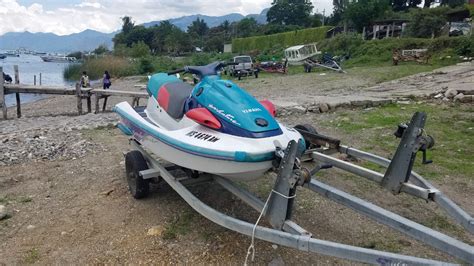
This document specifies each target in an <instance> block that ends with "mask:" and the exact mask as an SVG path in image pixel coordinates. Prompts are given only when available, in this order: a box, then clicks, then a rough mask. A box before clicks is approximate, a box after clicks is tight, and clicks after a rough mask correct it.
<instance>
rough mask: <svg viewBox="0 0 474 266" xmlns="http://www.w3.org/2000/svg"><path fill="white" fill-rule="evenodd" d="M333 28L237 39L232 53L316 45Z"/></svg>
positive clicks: (233, 44) (233, 42)
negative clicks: (309, 44) (277, 47)
mask: <svg viewBox="0 0 474 266" xmlns="http://www.w3.org/2000/svg"><path fill="white" fill-rule="evenodd" d="M330 28H331V27H327V26H325V27H318V28H309V29H303V30H295V31H289V32H284V33H278V34H272V35H263V36H254V37H248V38H237V39H233V40H232V51H233V52H234V53H243V52H248V51H251V50H259V51H263V50H266V49H273V48H274V47H276V46H279V47H281V46H283V47H284V48H287V47H289V46H292V45H298V44H307V43H314V42H318V41H321V40H323V39H324V38H325V37H326V32H327V31H328V30H329V29H330Z"/></svg>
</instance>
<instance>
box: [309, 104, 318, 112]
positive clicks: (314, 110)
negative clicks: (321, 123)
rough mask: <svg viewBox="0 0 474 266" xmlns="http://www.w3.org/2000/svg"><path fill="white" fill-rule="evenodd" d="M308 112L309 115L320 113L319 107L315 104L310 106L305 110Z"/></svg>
mask: <svg viewBox="0 0 474 266" xmlns="http://www.w3.org/2000/svg"><path fill="white" fill-rule="evenodd" d="M307 110H308V112H311V113H320V111H319V105H317V104H311V105H309V106H308V108H307Z"/></svg>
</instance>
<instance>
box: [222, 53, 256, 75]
mask: <svg viewBox="0 0 474 266" xmlns="http://www.w3.org/2000/svg"><path fill="white" fill-rule="evenodd" d="M232 62H233V63H237V64H238V65H233V66H230V67H229V70H228V71H229V74H230V75H231V76H235V77H238V78H239V80H240V78H241V77H242V76H249V75H255V78H258V70H257V69H256V68H255V67H254V65H253V62H252V57H250V56H248V55H241V56H236V57H234V58H233V59H232Z"/></svg>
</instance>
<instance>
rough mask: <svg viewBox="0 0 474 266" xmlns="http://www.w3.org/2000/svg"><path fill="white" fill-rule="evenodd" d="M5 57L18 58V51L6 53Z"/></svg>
mask: <svg viewBox="0 0 474 266" xmlns="http://www.w3.org/2000/svg"><path fill="white" fill-rule="evenodd" d="M5 55H6V56H10V57H20V53H19V52H18V51H14V50H9V51H6V52H5Z"/></svg>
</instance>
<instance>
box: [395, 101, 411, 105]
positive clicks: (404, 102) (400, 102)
mask: <svg viewBox="0 0 474 266" xmlns="http://www.w3.org/2000/svg"><path fill="white" fill-rule="evenodd" d="M397 103H398V104H410V101H397Z"/></svg>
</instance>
